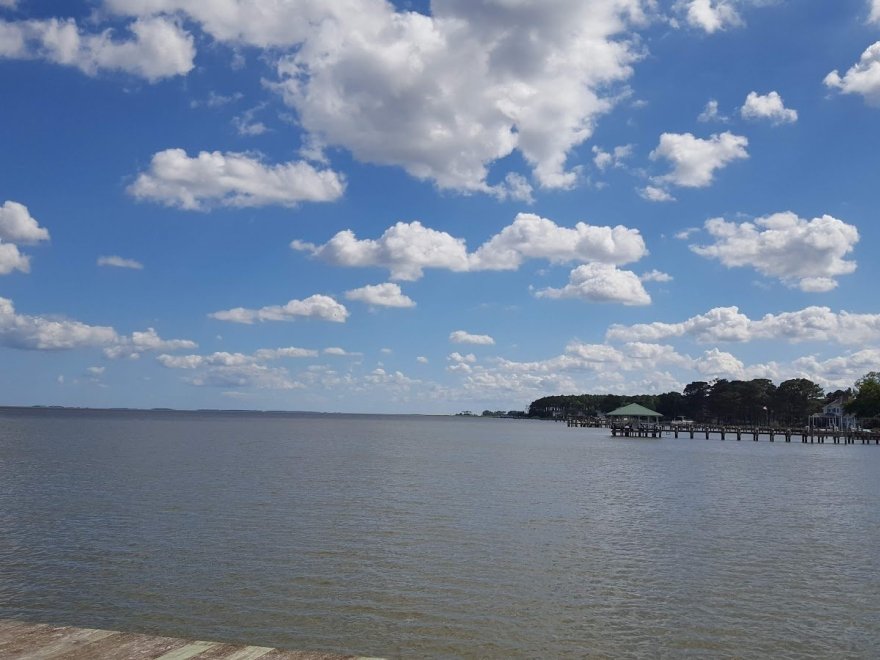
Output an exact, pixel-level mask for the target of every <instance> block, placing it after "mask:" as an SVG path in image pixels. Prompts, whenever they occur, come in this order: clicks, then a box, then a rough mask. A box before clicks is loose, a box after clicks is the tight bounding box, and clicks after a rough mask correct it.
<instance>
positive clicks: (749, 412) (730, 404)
mask: <svg viewBox="0 0 880 660" xmlns="http://www.w3.org/2000/svg"><path fill="white" fill-rule="evenodd" d="M838 398H840V399H843V400H844V401H845V405H844V408H845V410H846V412H848V413H850V414H854V415H857V416H858V417H859V418H861V419H862V420H863V422H862V425H863V426H870V427H876V426H880V372H876V371H872V372H870V373H868V374H866V375H865V376H863V377H862V378H860V379H859V380H857V381H856V383H855V385H854V386H853V387H852V388H848V389H846V390H834V391H831V392H828V393H826V392H825V391H824V390H823V389H822V387H821V386H819V385H818V384H816V383H814V382H813V381H811V380H808V379H806V378H792V379H789V380H785V381H782V382H781V383H779V385H776V384H775V383H773V381H771V380H769V379H767V378H755V379H752V380H727V379H724V378H719V379H716V380H713V381H694V382H692V383H690V384H689V385H687V386H686V387H685V388H684V390H683V391H682V392H665V393H663V394H637V395H635V396H621V395H617V394H573V395H557V396H545V397H542V398H540V399H536V400H535V401H533V402H532V403H531V404H530V405H529V411H528V415H529V417H544V418H548V417H559V416H567V415H581V416H588V417H589V416H598V415H599V414H600V413H608V412H611V411H612V410H614V409H615V408H619V407H621V406H624V405H627V404H629V403H638V404H640V405H642V406H645V407H646V408H650V409H651V410H655V411H657V412H658V413H660V414H662V415H663V416H664V417H669V418H675V417H685V418H688V419H692V420H694V421H695V422H700V423H715V424H744V425H746V424H751V425H761V424H771V423H772V424H782V425H789V426H803V425H804V424H805V423H806V420H807V419H808V418H809V416H810V415H812V414H813V413H817V412H821V411H822V407H823V406H824V405H826V404H828V403H830V402H832V401H834V400H836V399H838Z"/></svg>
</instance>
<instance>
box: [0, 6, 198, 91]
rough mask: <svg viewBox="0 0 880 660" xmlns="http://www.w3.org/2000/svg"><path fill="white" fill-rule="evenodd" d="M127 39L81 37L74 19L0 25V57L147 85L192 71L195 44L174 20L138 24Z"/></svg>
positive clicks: (104, 33) (146, 20)
mask: <svg viewBox="0 0 880 660" xmlns="http://www.w3.org/2000/svg"><path fill="white" fill-rule="evenodd" d="M127 29H128V31H129V32H130V33H131V34H130V35H129V36H128V37H127V38H124V39H116V38H115V35H114V33H113V30H110V29H106V30H103V31H101V32H97V33H86V32H84V31H83V30H82V29H81V28H80V27H79V26H78V25H77V24H76V22H75V21H74V20H72V19H58V18H50V19H46V20H28V21H2V20H0V57H7V58H16V59H42V60H46V61H49V62H53V63H56V64H61V65H64V66H72V67H76V68H77V69H79V70H80V71H82V72H84V73H86V74H88V75H95V74H96V73H98V72H99V71H122V72H125V73H130V74H132V75H135V76H139V77H141V78H145V79H146V80H148V81H150V82H156V81H158V80H161V79H163V78H168V77H172V76H178V75H184V74H186V73H189V71H191V70H192V69H193V67H194V66H195V65H194V63H193V60H194V58H195V54H196V52H195V46H194V45H193V38H192V35H190V34H189V33H188V32H186V31H185V30H183V29H182V28H181V27H180V26H179V25H178V24H177V23H176V22H175V21H174V20H172V19H169V18H166V17H161V16H156V17H148V18H140V19H137V20H135V21H134V22H133V23H131V24H130V25H129V26H128V28H127Z"/></svg>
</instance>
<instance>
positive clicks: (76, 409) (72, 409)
mask: <svg viewBox="0 0 880 660" xmlns="http://www.w3.org/2000/svg"><path fill="white" fill-rule="evenodd" d="M7 412H10V413H22V412H30V413H33V412H49V413H51V412H68V413H175V414H182V415H198V414H216V415H230V416H233V415H241V416H243V417H244V416H248V415H251V416H275V417H283V416H291V415H295V416H299V417H327V416H336V417H339V416H347V417H365V416H373V417H450V418H455V417H462V416H461V415H458V414H456V413H445V414H444V413H384V412H321V411H317V410H255V409H246V408H240V409H237V408H125V407H120V408H92V407H88V406H46V405H33V406H3V405H0V415H2V414H3V413H7ZM473 418H474V419H484V418H483V417H481V416H479V415H474V416H473ZM492 419H494V418H492Z"/></svg>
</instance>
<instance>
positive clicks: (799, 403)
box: [773, 378, 825, 426]
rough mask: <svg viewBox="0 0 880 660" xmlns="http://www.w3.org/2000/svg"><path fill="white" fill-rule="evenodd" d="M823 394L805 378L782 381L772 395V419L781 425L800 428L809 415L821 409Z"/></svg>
mask: <svg viewBox="0 0 880 660" xmlns="http://www.w3.org/2000/svg"><path fill="white" fill-rule="evenodd" d="M824 400H825V393H824V392H823V391H822V388H821V387H819V386H818V385H817V384H816V383H814V382H813V381H811V380H807V379H806V378H792V379H790V380H786V381H783V382H782V383H780V384H779V387H777V388H776V392H775V393H774V395H773V411H774V417H775V418H776V419H777V420H779V421H780V422H782V423H783V424H790V425H796V426H802V425H804V424H806V423H807V421H808V419H809V417H810V415H812V414H813V413H815V412H818V411H819V410H821V409H822V403H823V401H824Z"/></svg>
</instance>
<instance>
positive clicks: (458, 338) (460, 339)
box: [449, 330, 495, 346]
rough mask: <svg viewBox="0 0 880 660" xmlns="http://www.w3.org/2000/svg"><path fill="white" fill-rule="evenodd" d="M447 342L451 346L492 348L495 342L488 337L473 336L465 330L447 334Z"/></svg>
mask: <svg viewBox="0 0 880 660" xmlns="http://www.w3.org/2000/svg"><path fill="white" fill-rule="evenodd" d="M449 341H450V342H452V343H453V344H473V345H475V346H492V345H493V344H494V343H495V340H494V339H493V338H492V337H490V336H489V335H475V334H471V333H470V332H466V331H465V330H455V331H454V332H451V333H449Z"/></svg>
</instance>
